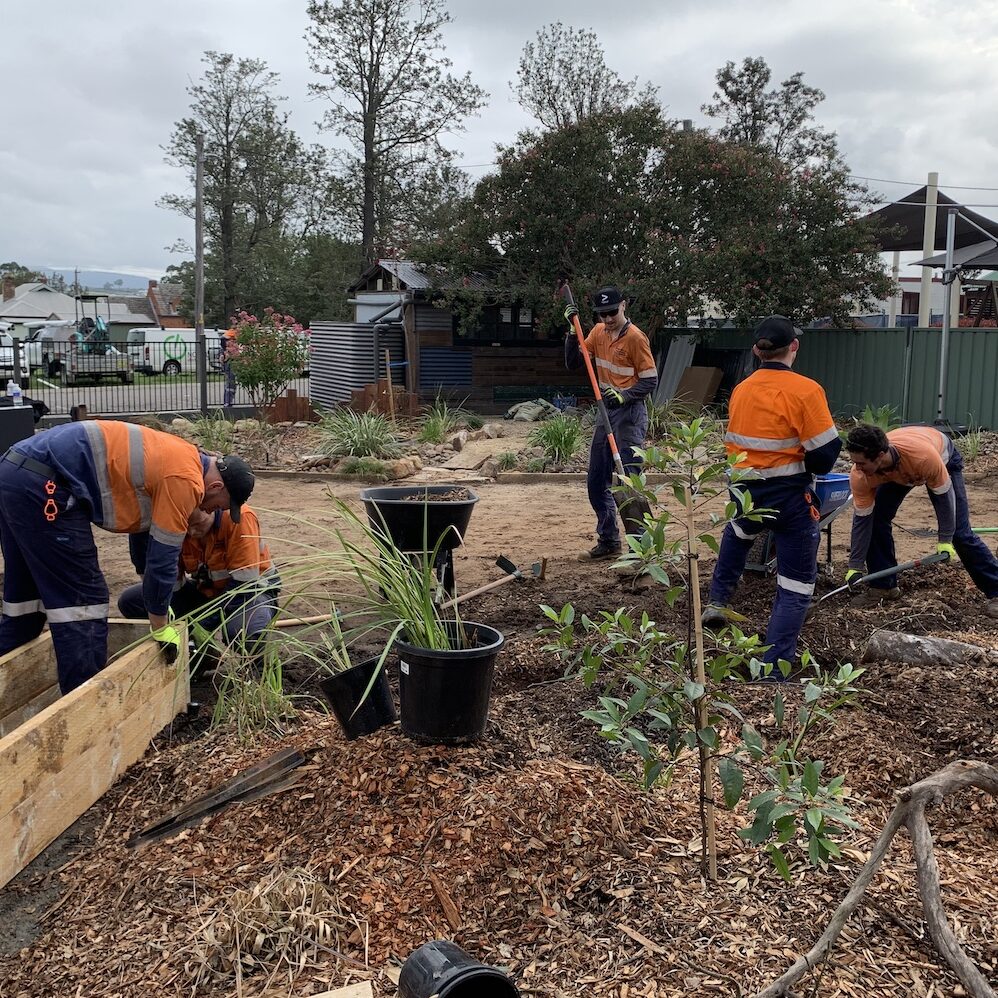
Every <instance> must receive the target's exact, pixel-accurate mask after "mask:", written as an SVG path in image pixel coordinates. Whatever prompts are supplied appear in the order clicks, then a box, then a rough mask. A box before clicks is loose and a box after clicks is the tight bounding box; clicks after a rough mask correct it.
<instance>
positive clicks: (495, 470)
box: [478, 457, 499, 478]
mask: <svg viewBox="0 0 998 998" xmlns="http://www.w3.org/2000/svg"><path fill="white" fill-rule="evenodd" d="M478 470H479V472H480V474H481V475H482V477H483V478H495V477H496V475H498V474H499V462H498V461H497V460H496V459H495V458H494V457H487V458H486V459H485V460H484V461H483V462H482V464H481V467H480V468H479V469H478Z"/></svg>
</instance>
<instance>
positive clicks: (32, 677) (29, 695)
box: [0, 631, 58, 717]
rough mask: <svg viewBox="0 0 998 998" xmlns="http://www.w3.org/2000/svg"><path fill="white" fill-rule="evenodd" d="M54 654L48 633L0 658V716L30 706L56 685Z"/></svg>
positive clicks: (45, 632)
mask: <svg viewBox="0 0 998 998" xmlns="http://www.w3.org/2000/svg"><path fill="white" fill-rule="evenodd" d="M57 678H58V677H57V676H56V671H55V652H54V651H53V650H52V636H51V635H50V634H49V632H48V631H44V632H43V633H42V634H39V635H38V637H37V638H35V639H34V640H33V641H29V642H28V643H27V644H26V645H21V647H20V648H15V649H14V650H13V651H9V652H7V654H6V655H0V716H4V717H5V716H6V715H7V714H11V713H13V712H14V711H15V710H17V709H18V708H20V707H23V706H24V705H25V704H27V703H30V702H31V701H32V700H34V698H35V697H36V696H38V694H39V693H43V692H44V691H45V690H47V689H48V688H49V687H50V686H51V685H52V684H53V683H55V682H56V681H57Z"/></svg>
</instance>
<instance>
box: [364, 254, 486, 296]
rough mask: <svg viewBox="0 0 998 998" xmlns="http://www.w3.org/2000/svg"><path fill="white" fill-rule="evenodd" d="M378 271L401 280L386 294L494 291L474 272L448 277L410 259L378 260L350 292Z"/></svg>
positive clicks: (367, 281) (445, 273) (483, 276)
mask: <svg viewBox="0 0 998 998" xmlns="http://www.w3.org/2000/svg"><path fill="white" fill-rule="evenodd" d="M379 270H383V271H384V272H385V273H386V274H388V275H390V276H391V277H393V278H395V280H397V281H398V284H399V288H395V287H391V288H385V290H386V291H394V290H399V289H401V290H405V291H428V290H429V289H430V288H441V289H443V290H444V291H461V290H466V291H495V290H496V289H495V286H494V285H493V284H492V282H491V281H490V280H489V279H488V278H487V277H486V276H485V275H484V274H480V273H471V274H469V275H467V276H462V277H457V276H455V275H453V274H448V273H447V272H446V271H444V270H443V269H442V268H431V267H427V266H424V265H423V264H419V263H413V262H412V261H410V260H393V259H385V260H378V261H377V262H376V263H373V264H372V265H371V266H370V267H368V268H367V270H365V271H364V273H363V274H361V275H360V277H358V278H357V280H356V281H354V283H353V284H351V285H350V287H349V288H348V289H347V290H348V291H351V292H356V291H361V290H363V289H364V287H365V285H367V284H368V283H369V282H370V281H371V279H372V278H374V277H376V276H377V274H378V271H379Z"/></svg>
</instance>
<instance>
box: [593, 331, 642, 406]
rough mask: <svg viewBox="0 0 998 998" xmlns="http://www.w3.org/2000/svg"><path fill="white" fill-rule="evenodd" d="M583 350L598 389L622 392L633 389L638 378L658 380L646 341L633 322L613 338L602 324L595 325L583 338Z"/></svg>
mask: <svg viewBox="0 0 998 998" xmlns="http://www.w3.org/2000/svg"><path fill="white" fill-rule="evenodd" d="M586 348H587V349H588V350H589V353H590V355H591V356H592V358H593V364H594V366H595V368H596V377H597V378H598V379H599V382H600V384H601V385H606V384H610V385H613V387H614V388H620V389H621V390H626V389H628V388H633V387H634V385H635V384H637V382H638V380H639V379H640V378H657V377H658V368H657V367H656V366H655V358H654V357H653V356H652V353H651V347H650V346H649V344H648V337H647V336H645V334H644V333H643V332H642V331H641V330H640V329H638V327H637V326H635V325H634V323H633V322H629V323H628V324H627V327H626V328H625V329H624V331H623V332H622V333H621V334H620V335H619V336H616V337H614V336H612V335H611V334H610V333H609V332H607V328H606V326H605V325H604V324H603V323H602V322H600V323H597V324H596V325H595V326H593V328H592V329H591V330H590V332H589V335H588V336H587V337H586Z"/></svg>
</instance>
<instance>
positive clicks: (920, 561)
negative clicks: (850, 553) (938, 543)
mask: <svg viewBox="0 0 998 998" xmlns="http://www.w3.org/2000/svg"><path fill="white" fill-rule="evenodd" d="M941 561H949V555H948V554H947V553H946V552H945V551H937V552H936V553H935V554H927V555H926V556H925V557H924V558H916V559H915V560H914V561H903V562H902V563H901V564H900V565H895V566H894V567H893V568H884V569H881V570H880V571H879V572H873V573H872V574H871V575H864V576H863V577H862V578H860V579H854V580H853V582H852V585H851V586H850V587H849V588H850V589H852V588H854V587H855V586H859V585H865V584H866V583H867V582H873V581H874V580H875V579H886V578H887V577H888V576H889V575H896V574H897V573H898V572H907V571H908V569H910V568H921V567H922V566H923V565H938V564H939V562H941Z"/></svg>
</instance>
